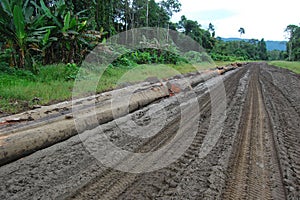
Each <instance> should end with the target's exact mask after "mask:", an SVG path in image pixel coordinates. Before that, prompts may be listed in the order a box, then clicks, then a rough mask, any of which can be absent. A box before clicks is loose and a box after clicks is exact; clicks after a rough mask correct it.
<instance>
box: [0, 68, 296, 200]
mask: <svg viewBox="0 0 300 200" xmlns="http://www.w3.org/2000/svg"><path fill="white" fill-rule="evenodd" d="M222 83H224V85H222ZM223 86H224V88H223ZM223 89H225V92H226V93H225V94H226V98H225V99H224V96H223V95H222V94H223V92H224V91H223ZM213 94H220V95H213ZM195 103H196V104H195ZM189 105H193V106H189ZM224 105H225V107H224ZM129 122H135V123H129ZM149 124H150V125H152V127H151V126H150V128H149V126H148V125H149ZM195 125H196V126H195ZM156 127H160V128H157V130H155V129H156ZM153 132H155V133H156V134H153ZM104 135H105V137H106V139H108V140H109V141H110V142H112V143H113V144H115V145H116V146H118V147H119V148H120V149H123V150H124V151H125V150H126V151H130V152H135V153H146V152H156V151H157V152H159V151H158V150H161V149H164V147H165V146H167V148H165V149H164V150H163V151H161V152H159V153H157V154H149V155H151V156H145V157H143V158H142V159H134V157H133V156H132V155H128V156H127V157H125V159H123V160H122V159H121V160H118V156H116V160H117V161H116V162H115V161H113V160H112V161H111V163H113V164H112V165H111V166H108V165H107V163H105V162H103V160H101V158H103V156H105V155H110V152H112V151H113V149H112V147H111V146H109V145H106V144H105V143H104V142H105V140H103V136H104ZM216 138H217V139H216ZM189 141H191V144H188V146H187V147H186V149H184V151H183V152H179V150H178V149H180V147H182V146H184V145H186V144H187V143H188V142H189ZM172 142H175V143H172ZM0 145H1V144H0ZM104 147H105V148H104ZM299 149H300V77H299V76H298V75H296V74H294V73H292V72H290V71H287V70H284V69H279V68H275V67H271V66H268V65H267V64H264V63H252V64H247V65H244V66H243V67H241V68H239V69H236V70H234V71H230V72H228V73H226V74H225V75H222V76H218V77H215V78H212V79H210V80H208V81H207V82H205V83H199V84H198V85H194V86H193V90H189V91H185V92H181V93H179V94H176V95H175V96H172V97H168V98H162V99H159V100H156V101H155V102H153V103H151V104H150V105H147V106H144V107H142V108H140V109H138V110H136V111H134V112H133V113H131V114H129V115H126V116H123V117H121V118H118V119H116V120H114V121H111V122H108V123H105V124H102V125H100V126H99V127H96V128H92V129H91V130H87V131H84V132H82V133H81V134H79V135H75V136H73V137H71V138H69V139H67V140H65V141H63V142H59V143H57V144H55V145H52V146H50V147H47V148H44V149H42V150H39V151H36V152H34V153H32V154H30V155H28V156H25V157H23V158H21V159H18V160H15V161H14V162H11V163H8V164H5V165H3V166H1V167H0V180H1V181H0V199H299V198H300V150H299ZM177 154H178V155H177ZM97 155H102V157H101V156H100V157H97ZM173 155H175V157H176V156H177V157H178V159H176V160H175V161H174V162H172V163H170V164H169V165H167V166H165V167H163V168H159V167H158V169H156V170H154V171H153V170H151V166H156V164H157V163H158V164H161V163H164V162H165V161H166V160H167V159H168V158H169V157H170V156H173ZM97 158H98V159H97ZM149 163H152V165H151V164H149ZM117 169H121V170H123V171H120V170H117ZM124 169H126V170H127V171H131V172H135V173H128V172H124V171H126V170H124ZM144 171H146V172H145V173H138V172H144Z"/></svg>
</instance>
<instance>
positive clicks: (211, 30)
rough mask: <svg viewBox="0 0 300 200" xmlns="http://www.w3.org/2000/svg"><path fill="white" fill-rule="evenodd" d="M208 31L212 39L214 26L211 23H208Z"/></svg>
mask: <svg viewBox="0 0 300 200" xmlns="http://www.w3.org/2000/svg"><path fill="white" fill-rule="evenodd" d="M208 31H209V32H210V33H211V36H212V37H215V34H216V33H215V26H214V25H213V24H212V23H209V25H208Z"/></svg>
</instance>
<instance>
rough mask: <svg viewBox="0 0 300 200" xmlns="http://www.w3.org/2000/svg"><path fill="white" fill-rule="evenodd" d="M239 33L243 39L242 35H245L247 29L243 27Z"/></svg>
mask: <svg viewBox="0 0 300 200" xmlns="http://www.w3.org/2000/svg"><path fill="white" fill-rule="evenodd" d="M238 31H239V33H240V37H242V35H243V34H245V29H244V28H242V27H241V28H240V29H239V30H238Z"/></svg>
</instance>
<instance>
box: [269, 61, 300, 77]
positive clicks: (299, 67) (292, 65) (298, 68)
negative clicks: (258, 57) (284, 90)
mask: <svg viewBox="0 0 300 200" xmlns="http://www.w3.org/2000/svg"><path fill="white" fill-rule="evenodd" d="M269 64H270V65H274V66H277V67H282V68H285V69H289V70H291V71H293V72H295V73H297V74H300V62H289V61H272V62H269Z"/></svg>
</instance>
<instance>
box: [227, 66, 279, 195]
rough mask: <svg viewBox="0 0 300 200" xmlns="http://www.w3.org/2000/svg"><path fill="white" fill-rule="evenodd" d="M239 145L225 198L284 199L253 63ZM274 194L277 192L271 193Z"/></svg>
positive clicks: (257, 70) (256, 71)
mask: <svg viewBox="0 0 300 200" xmlns="http://www.w3.org/2000/svg"><path fill="white" fill-rule="evenodd" d="M251 70H252V73H251V77H250V83H249V90H248V94H247V98H246V104H245V107H244V111H243V115H242V119H244V120H243V122H242V123H241V125H240V131H239V133H238V135H239V136H238V137H239V139H238V149H237V150H236V151H235V152H233V153H234V154H233V162H232V164H231V167H230V178H229V180H228V181H227V187H226V190H225V192H224V196H223V197H224V199H274V198H275V199H276V198H278V199H283V198H284V197H285V193H284V189H283V184H282V181H281V176H280V173H279V171H280V170H279V169H280V166H279V162H278V160H277V159H276V157H275V156H274V152H276V147H275V146H274V144H273V142H272V131H271V129H270V126H269V119H268V115H267V113H266V109H265V106H264V100H263V97H262V92H261V86H260V82H259V73H260V72H259V67H258V66H254V67H252V69H251ZM274 194H276V195H277V196H274Z"/></svg>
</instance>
